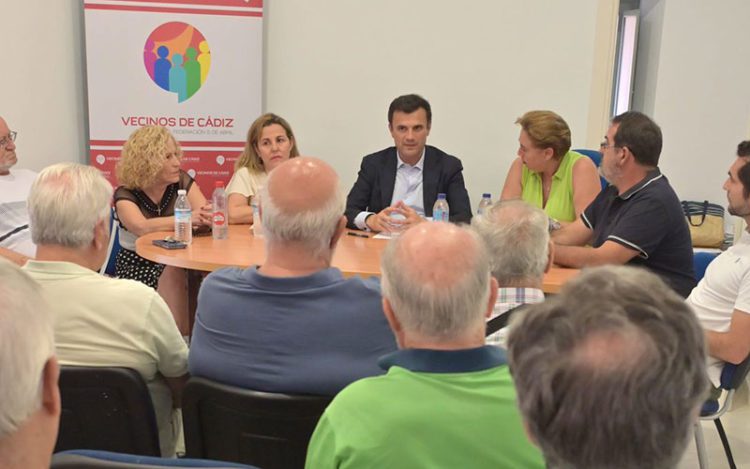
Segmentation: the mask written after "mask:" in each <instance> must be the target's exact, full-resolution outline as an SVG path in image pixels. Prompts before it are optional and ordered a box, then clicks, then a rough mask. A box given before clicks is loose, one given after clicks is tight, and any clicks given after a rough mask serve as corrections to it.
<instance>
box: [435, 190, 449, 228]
mask: <svg viewBox="0 0 750 469" xmlns="http://www.w3.org/2000/svg"><path fill="white" fill-rule="evenodd" d="M449 215H450V209H449V208H448V201H447V200H445V194H443V193H440V194H438V195H437V200H436V201H435V205H433V206H432V221H449Z"/></svg>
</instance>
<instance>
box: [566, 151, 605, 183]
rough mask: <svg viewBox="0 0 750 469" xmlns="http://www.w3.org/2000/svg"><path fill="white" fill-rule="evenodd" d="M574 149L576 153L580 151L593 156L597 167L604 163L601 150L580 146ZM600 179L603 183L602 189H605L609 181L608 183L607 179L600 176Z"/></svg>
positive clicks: (592, 158)
mask: <svg viewBox="0 0 750 469" xmlns="http://www.w3.org/2000/svg"><path fill="white" fill-rule="evenodd" d="M573 151H574V152H576V153H580V154H582V155H586V156H588V157H589V158H591V161H593V162H594V164H595V165H596V167H597V168H598V167H599V166H601V165H602V152H600V151H596V150H587V149H585V148H578V149H576V150H573ZM599 181H600V182H601V183H602V189H604V188H605V187H607V184H608V183H607V180H606V179H604V178H603V177H601V176H599Z"/></svg>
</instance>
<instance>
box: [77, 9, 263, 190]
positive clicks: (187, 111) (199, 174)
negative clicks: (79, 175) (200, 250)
mask: <svg viewBox="0 0 750 469" xmlns="http://www.w3.org/2000/svg"><path fill="white" fill-rule="evenodd" d="M84 19H85V30H86V76H87V88H88V111H89V136H90V137H89V138H90V141H89V144H90V162H91V165H93V166H94V167H96V168H99V169H100V170H101V171H102V172H103V173H104V175H105V176H106V177H107V178H108V179H109V181H110V182H111V183H112V184H113V185H116V184H117V181H116V177H115V165H116V164H117V161H118V160H119V158H120V151H121V149H122V145H123V143H124V142H125V140H127V138H128V136H129V135H130V134H131V133H132V132H133V131H134V130H135V129H137V128H139V127H141V126H144V125H161V126H164V127H167V128H169V129H170V130H171V131H172V133H173V134H174V136H175V138H176V139H177V140H178V141H179V142H180V144H181V146H182V149H183V153H184V156H183V163H182V169H184V170H185V171H187V172H188V173H189V174H190V175H191V176H193V177H194V178H195V179H196V180H197V182H198V184H199V185H200V187H201V189H202V190H203V192H204V194H205V195H206V196H209V197H210V195H211V192H212V190H213V185H214V181H217V180H221V181H225V182H226V181H228V180H229V178H230V177H231V176H232V172H233V168H234V162H235V161H236V159H237V157H238V156H239V154H240V152H241V151H242V148H243V147H244V141H245V136H246V133H247V129H248V128H249V126H250V123H251V122H252V121H253V120H254V119H255V118H257V117H258V116H259V115H260V113H261V106H262V102H261V101H262V79H263V73H262V72H263V71H262V66H263V0H181V1H163V0H160V1H154V0H141V1H128V0H85V1H84Z"/></svg>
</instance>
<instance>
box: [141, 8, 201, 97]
mask: <svg viewBox="0 0 750 469" xmlns="http://www.w3.org/2000/svg"><path fill="white" fill-rule="evenodd" d="M143 64H144V66H145V67H146V72H147V73H148V76H150V77H151V80H153V82H154V83H156V84H157V85H159V87H160V88H162V89H164V90H166V91H169V92H170V93H176V94H177V102H179V103H181V102H183V101H186V100H188V99H190V97H191V96H193V95H194V94H195V93H196V92H197V91H198V90H199V89H200V88H201V86H203V84H204V83H205V82H206V78H207V77H208V71H209V69H210V68H211V49H210V47H209V46H208V42H207V41H206V38H205V37H203V34H201V32H200V31H198V29H196V28H195V27H194V26H191V25H189V24H187V23H180V22H177V21H173V22H170V23H164V24H162V25H161V26H158V27H157V28H156V29H154V30H153V31H152V32H151V34H149V36H148V39H146V44H144V46H143Z"/></svg>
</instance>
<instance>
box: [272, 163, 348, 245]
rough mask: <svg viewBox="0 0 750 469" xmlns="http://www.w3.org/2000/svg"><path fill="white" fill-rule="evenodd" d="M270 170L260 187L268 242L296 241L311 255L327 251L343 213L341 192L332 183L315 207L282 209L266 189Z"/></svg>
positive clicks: (342, 194) (342, 195)
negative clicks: (320, 203) (327, 196)
mask: <svg viewBox="0 0 750 469" xmlns="http://www.w3.org/2000/svg"><path fill="white" fill-rule="evenodd" d="M273 176H274V172H271V174H270V175H269V176H268V181H267V182H266V184H265V186H263V188H262V189H261V191H260V193H261V194H260V203H261V208H262V211H263V213H262V215H261V217H262V221H263V234H264V235H265V236H266V239H267V240H268V242H274V241H280V242H289V241H293V242H299V243H302V244H304V245H305V246H307V247H308V248H309V249H310V255H311V256H313V257H315V258H326V257H328V256H330V255H331V247H330V245H331V238H333V235H334V233H335V232H336V228H337V226H338V222H339V220H340V219H341V216H342V215H343V213H344V193H343V192H342V191H341V188H340V187H339V186H338V184H337V185H336V189H335V190H334V191H333V193H332V194H331V196H330V197H329V199H328V200H327V201H326V202H325V203H324V204H323V205H322V206H321V207H319V208H317V209H315V210H303V211H296V212H292V211H284V210H283V209H281V208H280V207H278V206H277V205H276V204H275V203H274V201H273V197H271V194H270V193H269V191H268V186H269V185H270V182H271V178H273Z"/></svg>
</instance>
